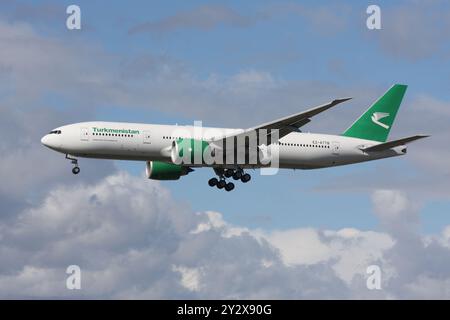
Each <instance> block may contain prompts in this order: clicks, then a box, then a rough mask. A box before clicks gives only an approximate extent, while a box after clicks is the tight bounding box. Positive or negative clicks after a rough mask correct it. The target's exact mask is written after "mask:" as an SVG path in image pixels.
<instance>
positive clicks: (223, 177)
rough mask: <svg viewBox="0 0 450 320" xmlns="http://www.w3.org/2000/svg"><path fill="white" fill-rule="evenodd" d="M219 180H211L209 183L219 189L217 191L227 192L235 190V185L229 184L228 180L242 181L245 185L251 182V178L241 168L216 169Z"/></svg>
mask: <svg viewBox="0 0 450 320" xmlns="http://www.w3.org/2000/svg"><path fill="white" fill-rule="evenodd" d="M214 172H215V173H216V174H217V176H218V177H219V179H217V178H211V179H209V181H208V185H209V186H210V187H217V189H225V190H226V191H232V190H234V187H235V186H234V183H233V182H227V178H231V177H232V178H233V179H234V180H241V182H243V183H247V182H249V181H250V180H251V178H252V177H251V176H250V175H249V174H248V173H244V171H243V170H242V169H240V168H238V169H236V170H233V169H214Z"/></svg>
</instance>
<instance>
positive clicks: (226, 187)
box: [225, 182, 234, 191]
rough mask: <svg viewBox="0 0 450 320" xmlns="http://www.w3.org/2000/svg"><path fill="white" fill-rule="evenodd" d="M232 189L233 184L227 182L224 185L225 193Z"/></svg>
mask: <svg viewBox="0 0 450 320" xmlns="http://www.w3.org/2000/svg"><path fill="white" fill-rule="evenodd" d="M233 189H234V183H233V182H228V183H227V184H226V185H225V190H226V191H231V190H233Z"/></svg>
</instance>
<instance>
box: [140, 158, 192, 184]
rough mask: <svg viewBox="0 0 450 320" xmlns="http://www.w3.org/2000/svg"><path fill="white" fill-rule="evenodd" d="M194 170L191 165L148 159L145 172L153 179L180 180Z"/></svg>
mask: <svg viewBox="0 0 450 320" xmlns="http://www.w3.org/2000/svg"><path fill="white" fill-rule="evenodd" d="M192 171H193V170H192V169H191V168H189V167H184V166H181V165H177V164H173V163H166V162H161V161H147V163H146V167H145V173H146V174H147V178H149V179H153V180H178V179H180V177H181V176H185V175H187V174H188V173H189V172H192Z"/></svg>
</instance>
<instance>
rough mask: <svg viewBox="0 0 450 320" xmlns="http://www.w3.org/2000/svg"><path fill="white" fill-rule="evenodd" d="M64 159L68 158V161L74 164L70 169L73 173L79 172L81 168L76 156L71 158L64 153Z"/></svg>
mask: <svg viewBox="0 0 450 320" xmlns="http://www.w3.org/2000/svg"><path fill="white" fill-rule="evenodd" d="M66 159H68V160H70V162H71V163H72V164H73V165H74V167H73V169H72V173H73V174H75V175H76V174H79V173H80V171H81V169H80V167H79V166H78V159H77V158H71V157H70V156H69V155H68V154H66Z"/></svg>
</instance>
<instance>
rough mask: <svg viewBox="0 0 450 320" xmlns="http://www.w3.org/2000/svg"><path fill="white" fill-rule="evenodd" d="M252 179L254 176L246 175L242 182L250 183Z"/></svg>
mask: <svg viewBox="0 0 450 320" xmlns="http://www.w3.org/2000/svg"><path fill="white" fill-rule="evenodd" d="M251 179H252V176H251V175H249V174H248V173H246V174H244V175H243V176H242V177H241V181H242V182H243V183H247V182H249V181H250V180H251Z"/></svg>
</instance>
